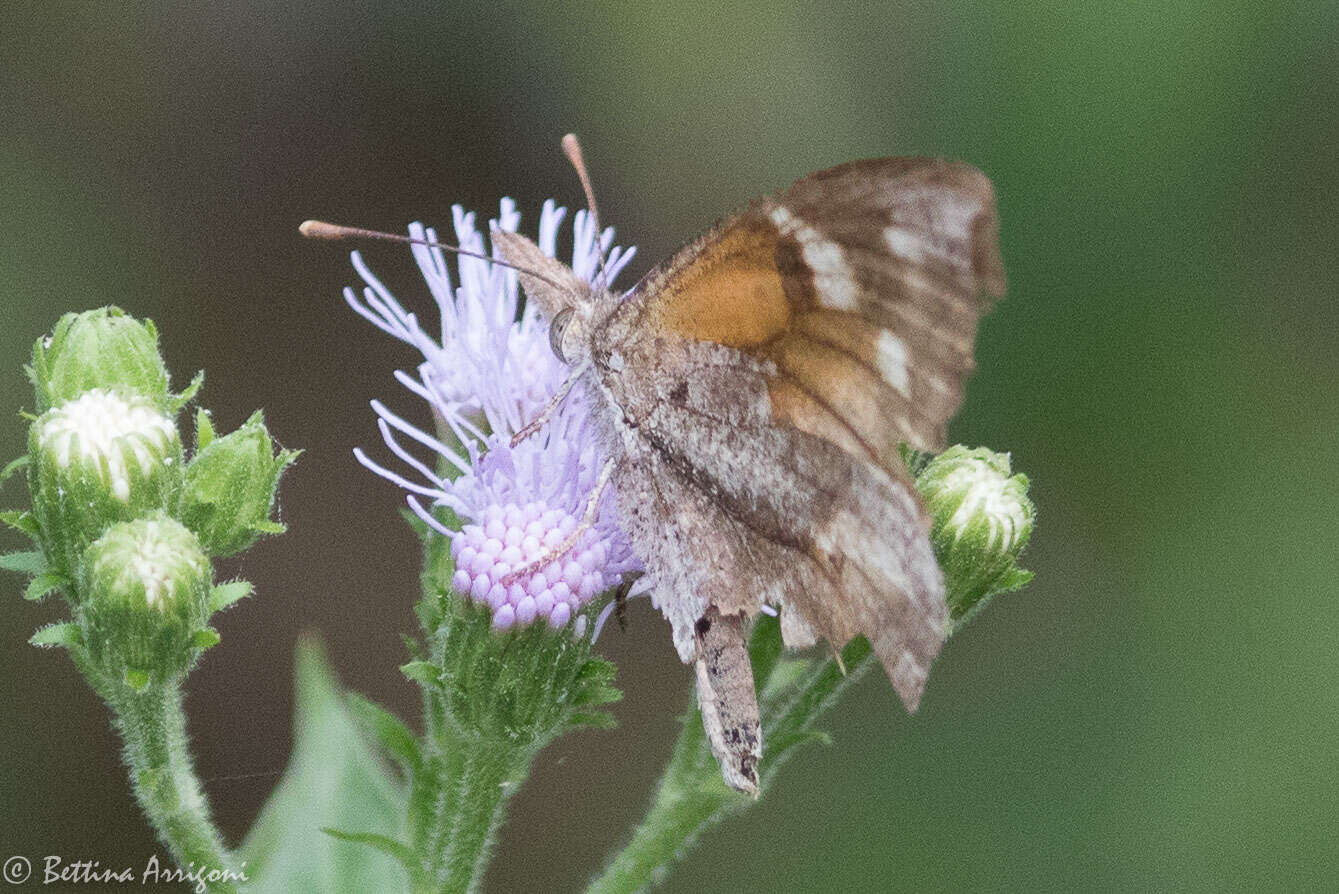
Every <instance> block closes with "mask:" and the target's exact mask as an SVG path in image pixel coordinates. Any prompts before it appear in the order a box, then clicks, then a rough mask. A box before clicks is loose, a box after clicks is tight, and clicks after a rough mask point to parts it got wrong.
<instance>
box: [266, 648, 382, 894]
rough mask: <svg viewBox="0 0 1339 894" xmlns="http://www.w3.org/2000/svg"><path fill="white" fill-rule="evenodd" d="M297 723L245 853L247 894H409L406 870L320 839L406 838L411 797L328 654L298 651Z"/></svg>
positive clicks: (366, 850)
mask: <svg viewBox="0 0 1339 894" xmlns="http://www.w3.org/2000/svg"><path fill="white" fill-rule="evenodd" d="M295 701H296V705H297V717H296V719H295V733H294V746H293V754H292V757H291V758H290V760H289V764H288V769H287V770H286V771H285V772H284V777H283V779H282V780H280V782H279V785H278V786H277V787H276V788H275V790H274V793H273V794H272V795H271V796H270V799H269V801H268V802H267V803H266V804H265V807H264V808H263V809H262V810H261V814H260V817H259V818H258V819H257V821H256V823H255V825H254V826H253V827H252V829H251V832H250V833H249V834H248V835H247V839H246V841H245V842H244V843H243V845H242V847H241V849H240V859H244V860H246V861H247V874H248V875H250V876H251V882H250V884H249V885H248V886H247V888H246V890H247V894H272V892H273V894H288V892H292V891H304V892H315V894H320V892H340V894H342V892H350V894H354V892H357V894H363V892H367V891H395V890H401V891H403V890H406V889H407V888H408V878H407V875H406V872H405V869H404V867H403V866H402V865H401V864H400V861H399V860H397V859H393V858H392V857H390V856H387V855H386V854H385V853H382V852H381V851H379V850H377V849H376V848H375V847H367V846H366V845H365V844H360V843H354V842H352V841H342V840H340V839H339V838H337V837H333V836H331V835H328V834H326V833H324V832H322V831H321V830H322V829H326V828H333V829H347V828H355V829H362V830H364V831H363V832H361V833H359V834H360V835H368V834H370V835H380V836H383V837H384V838H385V839H387V840H389V841H395V840H397V838H398V837H399V836H400V834H401V832H402V829H401V820H400V818H401V816H402V814H403V810H404V806H403V795H402V793H401V792H400V790H399V789H398V788H397V786H396V785H395V784H394V782H393V781H392V779H391V778H390V776H389V775H387V773H386V772H385V771H384V770H383V769H382V766H383V765H382V763H381V762H380V761H378V760H377V757H376V755H375V754H374V753H373V752H372V751H371V749H370V748H369V747H368V744H367V742H366V740H365V739H364V738H363V737H362V736H361V735H359V732H358V726H357V724H356V723H355V722H354V720H353V717H352V716H351V714H350V712H349V710H348V707H347V705H346V702H345V696H344V694H343V693H342V692H341V691H340V688H339V685H338V683H337V682H336V681H335V679H334V677H333V675H332V674H331V671H330V667H329V665H328V663H327V662H326V659H325V655H324V653H323V652H322V650H321V648H320V647H319V646H318V645H316V644H315V643H313V642H311V641H309V640H304V641H302V642H301V643H299V645H298V650H297V696H296V700H295Z"/></svg>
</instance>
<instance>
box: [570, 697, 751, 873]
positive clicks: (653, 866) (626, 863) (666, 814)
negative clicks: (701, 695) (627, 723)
mask: <svg viewBox="0 0 1339 894" xmlns="http://www.w3.org/2000/svg"><path fill="white" fill-rule="evenodd" d="M748 803H751V799H749V798H746V797H744V796H743V795H740V794H739V793H737V792H733V791H731V790H730V789H729V788H727V787H726V785H725V783H724V782H722V781H721V774H720V769H719V768H718V767H717V765H716V759H715V758H714V757H712V755H711V749H710V748H709V747H708V746H707V742H706V736H705V735H704V734H703V731H702V723H701V721H700V719H699V718H698V716H697V711H696V708H693V709H692V711H691V713H690V714H689V715H688V716H685V718H684V724H683V731H682V733H681V734H680V735H679V739H678V741H677V742H676V743H675V745H674V754H673V756H671V758H670V762H669V765H668V766H667V767H666V768H665V774H664V775H663V776H662V777H661V778H660V783H659V784H658V785H657V786H656V793H655V796H654V798H653V799H652V801H651V807H650V809H649V810H648V811H647V813H646V816H645V817H644V818H643V819H642V822H641V823H640V824H639V825H638V826H637V828H636V830H635V831H634V832H633V833H632V840H631V841H629V842H628V844H627V846H625V847H624V848H623V850H621V851H619V853H618V855H617V856H616V857H615V858H614V859H613V861H612V862H611V863H610V864H609V865H608V866H607V867H606V868H605V870H604V872H603V873H601V874H600V876H599V877H598V878H597V879H595V881H594V882H592V883H591V885H590V887H589V888H587V889H586V890H587V894H630V892H633V891H641V890H644V889H645V888H647V887H649V886H650V885H652V884H654V883H655V882H657V881H659V880H660V879H661V878H662V877H663V876H664V875H665V874H666V873H667V872H668V871H669V868H670V867H671V866H672V865H673V864H674V863H675V862H676V861H677V860H678V859H679V858H680V857H681V856H682V854H683V852H684V851H686V850H687V849H688V848H689V847H691V846H692V844H693V842H694V841H695V840H696V839H697V836H698V835H699V834H700V833H701V832H702V831H703V830H704V829H706V828H707V827H709V826H710V825H711V824H712V823H714V822H717V821H718V820H720V819H722V818H723V817H725V816H726V815H728V814H729V813H730V812H732V810H734V809H738V808H740V807H743V806H747V804H748Z"/></svg>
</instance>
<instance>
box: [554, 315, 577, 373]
mask: <svg viewBox="0 0 1339 894" xmlns="http://www.w3.org/2000/svg"><path fill="white" fill-rule="evenodd" d="M574 311H575V308H572V307H568V308H564V309H563V310H560V311H558V316H556V317H554V318H553V322H552V323H550V324H549V347H551V348H553V353H554V355H555V356H556V357H557V358H558V359H559V360H561V361H562V362H563V363H570V362H571V361H569V360H568V359H567V357H566V356H564V354H563V333H564V332H566V331H567V324H568V323H570V322H572V313H573V312H574Z"/></svg>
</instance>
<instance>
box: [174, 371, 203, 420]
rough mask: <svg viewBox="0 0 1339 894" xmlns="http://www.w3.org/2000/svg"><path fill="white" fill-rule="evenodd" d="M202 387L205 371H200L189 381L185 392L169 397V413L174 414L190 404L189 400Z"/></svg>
mask: <svg viewBox="0 0 1339 894" xmlns="http://www.w3.org/2000/svg"><path fill="white" fill-rule="evenodd" d="M204 385H205V371H204V370H203V369H202V370H200V371H199V372H198V373H196V374H195V378H193V379H191V384H189V385H187V386H186V390H185V391H182V392H181V393H180V394H173V395H169V397H170V398H171V401H170V403H169V409H170V410H171V412H173V413H175V412H177V410H180V409H181V408H182V407H184V406H186V405H187V404H188V403H190V402H191V399H192V398H194V397H195V395H196V394H198V393H199V392H200V389H201V388H203V387H204Z"/></svg>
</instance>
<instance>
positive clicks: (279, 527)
mask: <svg viewBox="0 0 1339 894" xmlns="http://www.w3.org/2000/svg"><path fill="white" fill-rule="evenodd" d="M248 527H250V529H251V530H253V531H255V532H256V533H257V534H282V533H284V532H285V531H287V530H288V525H286V524H284V523H283V522H277V521H269V520H266V521H258V522H252V523H251V524H250V525H249V526H248Z"/></svg>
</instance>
